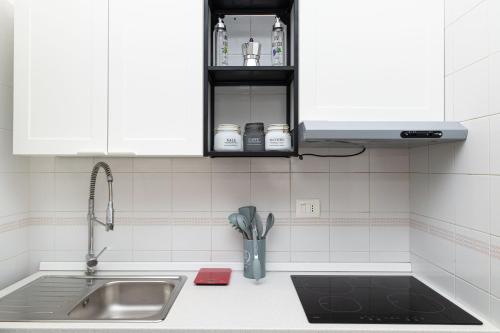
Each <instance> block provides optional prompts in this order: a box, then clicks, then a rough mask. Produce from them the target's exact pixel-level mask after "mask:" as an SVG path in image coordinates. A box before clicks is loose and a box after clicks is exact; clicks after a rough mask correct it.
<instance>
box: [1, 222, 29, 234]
mask: <svg viewBox="0 0 500 333" xmlns="http://www.w3.org/2000/svg"><path fill="white" fill-rule="evenodd" d="M28 225H29V219H22V220H18V221H13V222H9V223H3V224H1V225H0V233H3V232H9V231H13V230H17V229H21V228H24V227H27V226H28Z"/></svg>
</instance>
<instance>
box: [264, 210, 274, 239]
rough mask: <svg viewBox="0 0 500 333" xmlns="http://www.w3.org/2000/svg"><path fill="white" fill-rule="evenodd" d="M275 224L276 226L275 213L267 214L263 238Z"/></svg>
mask: <svg viewBox="0 0 500 333" xmlns="http://www.w3.org/2000/svg"><path fill="white" fill-rule="evenodd" d="M273 226H274V215H273V213H269V215H267V220H266V231H265V232H264V236H262V238H266V236H267V233H268V232H269V230H271V228H272V227H273Z"/></svg>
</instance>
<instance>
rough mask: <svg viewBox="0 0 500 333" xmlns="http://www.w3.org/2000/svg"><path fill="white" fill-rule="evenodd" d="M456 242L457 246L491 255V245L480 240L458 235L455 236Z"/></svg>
mask: <svg viewBox="0 0 500 333" xmlns="http://www.w3.org/2000/svg"><path fill="white" fill-rule="evenodd" d="M455 242H456V244H457V245H460V246H464V247H467V248H469V249H471V250H475V251H477V252H481V253H483V254H486V255H490V245H489V244H487V243H485V242H483V241H480V240H478V239H475V238H472V237H469V236H465V235H462V234H460V233H457V234H456V235H455Z"/></svg>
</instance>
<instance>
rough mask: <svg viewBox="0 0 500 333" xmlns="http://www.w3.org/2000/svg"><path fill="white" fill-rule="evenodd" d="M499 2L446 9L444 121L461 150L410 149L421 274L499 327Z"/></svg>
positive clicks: (415, 255) (414, 244)
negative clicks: (460, 134)
mask: <svg viewBox="0 0 500 333" xmlns="http://www.w3.org/2000/svg"><path fill="white" fill-rule="evenodd" d="M499 18H500V1H498V0H486V1H484V0H483V1H479V0H475V1H456V0H448V1H447V2H446V21H447V26H446V78H445V82H446V89H445V90H446V117H447V119H451V120H458V121H462V122H463V124H464V125H465V126H466V127H467V128H468V129H469V138H468V139H467V141H466V142H465V143H461V144H454V145H452V144H445V145H434V146H429V147H424V148H416V149H412V150H411V153H410V160H411V176H410V178H411V182H410V183H411V186H410V193H411V194H410V197H411V212H412V216H411V220H412V221H411V252H412V262H413V268H414V270H415V272H416V273H417V274H418V275H420V276H421V277H422V278H424V279H426V280H428V281H431V282H432V283H433V284H436V285H437V286H439V287H440V288H441V289H443V290H445V291H446V292H447V293H448V294H450V295H452V296H453V295H454V296H456V298H457V299H458V300H460V301H461V302H464V303H466V304H469V305H470V306H471V307H472V308H473V309H475V310H476V311H477V312H479V313H481V314H483V315H485V316H486V317H487V318H490V319H492V320H494V321H496V322H497V323H498V324H500V209H499V207H500V20H499Z"/></svg>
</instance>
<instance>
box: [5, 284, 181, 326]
mask: <svg viewBox="0 0 500 333" xmlns="http://www.w3.org/2000/svg"><path fill="white" fill-rule="evenodd" d="M185 281H186V277H184V276H164V277H141V276H137V277H132V276H129V277H123V276H121V277H120V276H116V277H110V276H93V277H86V276H45V277H41V278H39V279H37V280H35V281H33V282H31V283H30V284H28V285H26V286H25V287H23V288H20V289H18V290H16V291H14V292H13V293H11V294H9V295H7V296H5V297H4V298H2V299H0V321H140V322H156V321H161V320H164V319H165V317H166V316H167V314H168V311H169V310H170V308H171V307H172V305H173V304H174V301H175V299H176V297H177V295H178V294H179V292H180V290H181V288H182V286H183V284H184V282H185Z"/></svg>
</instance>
